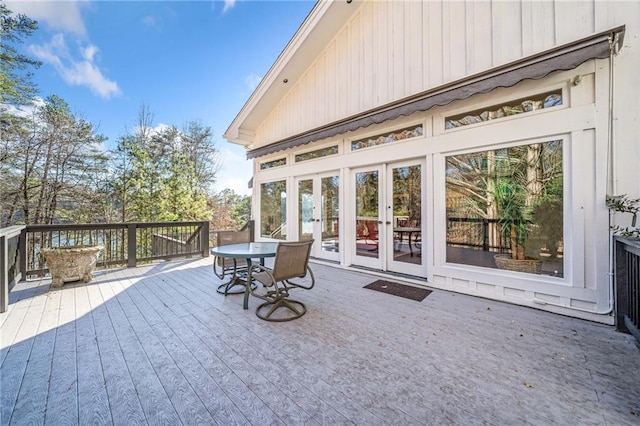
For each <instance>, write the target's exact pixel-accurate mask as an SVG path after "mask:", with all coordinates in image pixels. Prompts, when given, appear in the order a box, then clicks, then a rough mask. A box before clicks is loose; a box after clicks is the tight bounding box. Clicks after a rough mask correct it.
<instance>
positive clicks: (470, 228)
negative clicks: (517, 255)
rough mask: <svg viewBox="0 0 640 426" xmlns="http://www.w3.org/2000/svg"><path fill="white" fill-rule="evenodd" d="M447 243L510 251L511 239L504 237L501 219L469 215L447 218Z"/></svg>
mask: <svg viewBox="0 0 640 426" xmlns="http://www.w3.org/2000/svg"><path fill="white" fill-rule="evenodd" d="M447 230H448V232H447V245H449V246H455V247H471V248H481V249H482V250H483V251H491V252H500V253H504V252H508V251H509V250H510V249H511V248H510V241H509V240H508V239H507V240H505V239H503V238H502V232H500V219H483V218H468V217H448V218H447Z"/></svg>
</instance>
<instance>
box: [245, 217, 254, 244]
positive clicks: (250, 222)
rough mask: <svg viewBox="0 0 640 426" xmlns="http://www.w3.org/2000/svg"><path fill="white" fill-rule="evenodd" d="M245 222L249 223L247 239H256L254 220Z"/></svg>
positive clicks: (252, 240)
mask: <svg viewBox="0 0 640 426" xmlns="http://www.w3.org/2000/svg"><path fill="white" fill-rule="evenodd" d="M247 223H248V225H249V241H251V242H252V243H253V242H254V241H255V240H256V222H255V221H254V220H253V219H251V220H250V221H249V222H247Z"/></svg>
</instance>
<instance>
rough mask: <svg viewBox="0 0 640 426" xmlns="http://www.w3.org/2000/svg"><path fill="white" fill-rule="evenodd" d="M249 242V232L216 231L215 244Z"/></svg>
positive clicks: (224, 244)
mask: <svg viewBox="0 0 640 426" xmlns="http://www.w3.org/2000/svg"><path fill="white" fill-rule="evenodd" d="M248 242H251V233H250V231H249V230H246V231H218V232H217V233H216V245H217V246H218V247H220V246H226V245H228V244H238V243H248Z"/></svg>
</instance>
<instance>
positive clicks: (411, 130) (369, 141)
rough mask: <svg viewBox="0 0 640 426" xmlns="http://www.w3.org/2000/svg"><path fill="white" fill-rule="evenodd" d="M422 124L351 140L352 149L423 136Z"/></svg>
mask: <svg viewBox="0 0 640 426" xmlns="http://www.w3.org/2000/svg"><path fill="white" fill-rule="evenodd" d="M422 133H423V129H422V124H418V125H417V126H415V125H414V126H411V127H406V128H404V129H399V130H394V131H392V132H389V133H384V134H380V135H375V136H371V137H369V138H366V139H360V140H357V141H353V142H351V151H356V150H358V149H363V148H370V147H372V146H377V145H383V144H385V143H391V142H395V141H399V140H403V139H409V138H415V137H418V136H422Z"/></svg>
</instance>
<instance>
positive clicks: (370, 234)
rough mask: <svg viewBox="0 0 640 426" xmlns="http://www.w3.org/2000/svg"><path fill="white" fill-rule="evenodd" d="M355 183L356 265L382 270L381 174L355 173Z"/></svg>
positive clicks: (370, 171) (374, 171) (377, 171)
mask: <svg viewBox="0 0 640 426" xmlns="http://www.w3.org/2000/svg"><path fill="white" fill-rule="evenodd" d="M354 181H355V191H354V196H355V222H354V223H353V226H354V227H355V233H354V238H355V240H354V244H355V257H356V263H357V264H361V265H363V266H372V267H377V268H380V267H381V264H380V261H379V260H378V259H379V258H380V224H381V223H382V222H381V220H380V197H379V192H380V191H379V181H380V172H379V170H377V169H376V170H368V171H361V172H355V173H354Z"/></svg>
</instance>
